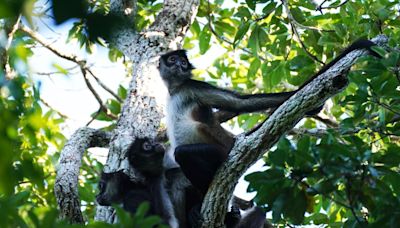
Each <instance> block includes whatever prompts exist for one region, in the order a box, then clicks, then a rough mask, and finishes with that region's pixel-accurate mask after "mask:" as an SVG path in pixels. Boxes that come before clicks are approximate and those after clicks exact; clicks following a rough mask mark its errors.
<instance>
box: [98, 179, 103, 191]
mask: <svg viewBox="0 0 400 228" xmlns="http://www.w3.org/2000/svg"><path fill="white" fill-rule="evenodd" d="M99 190H100V192H103V191H104V182H103V181H100V182H99Z"/></svg>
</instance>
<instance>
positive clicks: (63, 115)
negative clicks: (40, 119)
mask: <svg viewBox="0 0 400 228" xmlns="http://www.w3.org/2000/svg"><path fill="white" fill-rule="evenodd" d="M40 101H41V102H42V103H43V104H44V105H46V106H47V107H48V108H50V109H51V110H53V111H55V112H56V113H57V114H58V115H59V116H61V117H62V118H65V119H69V117H68V116H67V115H65V114H63V113H61V112H60V111H58V110H56V109H55V108H53V107H52V106H51V105H50V104H49V103H47V102H46V101H45V100H43V98H42V97H40Z"/></svg>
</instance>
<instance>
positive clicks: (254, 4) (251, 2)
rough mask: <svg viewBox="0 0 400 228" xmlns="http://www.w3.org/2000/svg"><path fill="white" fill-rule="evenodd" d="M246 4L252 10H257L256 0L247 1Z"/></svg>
mask: <svg viewBox="0 0 400 228" xmlns="http://www.w3.org/2000/svg"><path fill="white" fill-rule="evenodd" d="M246 4H247V5H248V6H249V8H250V9H252V10H255V9H256V3H255V0H246Z"/></svg>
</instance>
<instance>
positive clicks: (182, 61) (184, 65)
mask: <svg viewBox="0 0 400 228" xmlns="http://www.w3.org/2000/svg"><path fill="white" fill-rule="evenodd" d="M181 63H182V66H183V67H187V61H186V59H185V58H182V59H181Z"/></svg>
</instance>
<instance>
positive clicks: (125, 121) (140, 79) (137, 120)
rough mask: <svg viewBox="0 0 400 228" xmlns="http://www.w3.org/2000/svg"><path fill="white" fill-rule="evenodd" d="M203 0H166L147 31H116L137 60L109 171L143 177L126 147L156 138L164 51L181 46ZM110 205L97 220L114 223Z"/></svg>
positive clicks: (117, 0)
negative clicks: (160, 61)
mask: <svg viewBox="0 0 400 228" xmlns="http://www.w3.org/2000/svg"><path fill="white" fill-rule="evenodd" d="M123 2H125V1H122V0H112V1H111V6H112V8H111V9H112V11H113V12H117V13H118V12H119V13H121V12H125V11H124V9H123V7H124V6H125V5H124V4H123ZM198 5H199V0H187V1H180V0H165V1H164V6H163V9H162V11H161V12H160V13H159V14H158V16H157V17H156V20H155V22H154V23H153V24H152V25H151V26H150V27H149V28H148V29H146V30H145V31H142V32H137V33H135V32H134V31H133V29H131V28H129V27H125V28H123V27H121V28H119V31H116V32H115V35H114V37H113V39H112V43H113V44H114V45H115V46H116V47H117V48H119V49H120V50H121V51H122V52H123V53H124V54H125V56H127V57H129V58H130V59H131V61H132V62H133V69H134V72H133V77H132V81H131V83H130V85H129V88H128V97H127V99H126V100H125V102H124V105H123V108H122V111H121V115H120V117H119V119H118V122H117V126H116V129H115V131H114V134H113V136H112V140H111V143H110V151H109V155H108V158H107V163H106V166H105V169H104V171H105V172H113V171H117V170H124V172H125V173H127V174H129V175H130V177H131V179H132V180H135V179H136V180H141V178H142V177H141V176H140V174H139V173H137V172H135V170H134V169H130V166H129V165H128V162H127V160H126V159H125V153H126V150H127V148H128V146H129V144H130V143H131V142H133V141H134V139H135V138H136V137H138V136H140V137H149V138H155V137H156V135H157V132H158V130H159V128H160V123H161V118H162V117H164V112H163V110H164V107H165V101H166V97H167V96H168V93H167V90H166V88H165V86H164V84H163V82H162V81H161V77H160V76H159V72H158V69H157V66H158V59H157V58H156V57H157V56H159V54H160V53H162V52H164V51H167V50H169V49H176V48H178V47H180V42H181V41H182V40H183V38H184V35H185V33H186V31H187V30H188V28H189V26H190V23H191V21H192V19H193V18H194V16H195V15H196V11H197V7H198ZM113 214H114V213H113V210H112V208H110V207H101V206H99V207H98V210H97V213H96V218H95V219H96V220H101V221H108V222H113V221H114V216H113Z"/></svg>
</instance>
